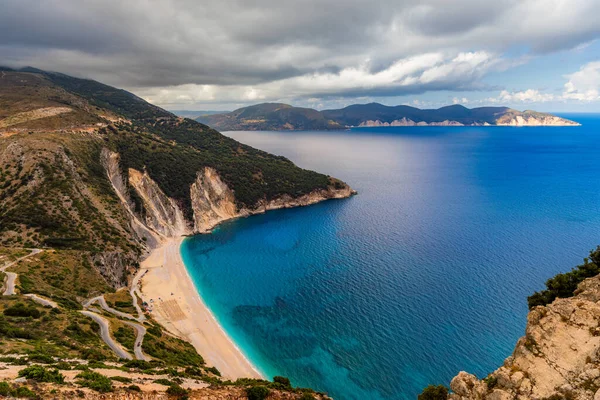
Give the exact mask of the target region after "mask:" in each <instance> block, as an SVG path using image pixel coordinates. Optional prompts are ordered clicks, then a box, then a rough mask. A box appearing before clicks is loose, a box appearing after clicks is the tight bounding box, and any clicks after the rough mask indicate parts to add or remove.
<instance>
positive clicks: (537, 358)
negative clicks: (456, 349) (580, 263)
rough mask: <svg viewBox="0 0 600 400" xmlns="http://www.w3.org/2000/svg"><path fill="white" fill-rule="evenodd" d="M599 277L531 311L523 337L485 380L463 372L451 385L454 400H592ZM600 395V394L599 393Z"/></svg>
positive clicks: (598, 356) (599, 352)
mask: <svg viewBox="0 0 600 400" xmlns="http://www.w3.org/2000/svg"><path fill="white" fill-rule="evenodd" d="M599 325H600V277H594V278H590V279H587V280H585V281H584V282H582V283H581V284H580V285H579V288H578V290H577V292H576V295H575V296H574V297H571V298H567V299H557V300H555V301H554V302H553V303H552V304H549V305H547V306H544V307H542V306H539V307H536V308H535V309H533V310H532V311H531V312H530V313H529V315H528V318H527V328H526V332H525V336H524V337H522V338H521V339H519V341H518V342H517V345H516V347H515V350H514V353H513V355H512V356H511V357H509V358H507V359H506V361H505V362H504V365H503V366H502V367H500V368H499V369H497V370H496V371H494V372H493V373H492V374H490V376H489V377H487V378H486V379H485V380H478V379H477V378H476V377H475V376H473V375H471V374H468V373H466V372H461V373H459V374H458V375H457V376H456V377H455V378H454V379H453V380H452V382H451V383H450V389H451V390H452V391H453V392H454V393H453V394H451V395H450V399H453V400H467V399H468V400H471V399H482V400H501V399H507V400H508V399H519V400H521V399H523V400H524V399H534V400H536V399H540V400H541V399H546V398H549V397H551V396H555V395H556V396H562V397H556V398H567V399H576V400H579V399H580V400H592V399H595V396H596V394H597V392H598V389H599V388H600V327H599ZM597 397H599V398H600V393H599V394H598V396H597Z"/></svg>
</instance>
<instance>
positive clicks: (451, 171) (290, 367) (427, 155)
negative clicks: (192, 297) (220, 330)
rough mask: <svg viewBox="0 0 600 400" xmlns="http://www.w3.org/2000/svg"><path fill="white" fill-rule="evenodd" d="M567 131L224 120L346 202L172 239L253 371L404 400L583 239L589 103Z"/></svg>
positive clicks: (476, 364)
mask: <svg viewBox="0 0 600 400" xmlns="http://www.w3.org/2000/svg"><path fill="white" fill-rule="evenodd" d="M573 118H575V119H577V120H579V121H581V122H582V123H584V126H582V127H578V128H495V127H494V128H475V127H469V128H454V127H453V128H448V127H424V128H378V129H355V130H352V131H349V132H296V133H290V132H232V133H228V135H230V136H232V137H234V138H235V139H237V140H240V141H242V142H245V143H248V144H250V145H252V146H255V147H258V148H261V149H264V150H267V151H270V152H273V153H276V154H280V155H284V156H287V157H288V158H290V159H291V160H293V161H294V162H296V163H297V164H298V165H300V166H302V167H305V168H310V169H315V170H318V171H321V172H325V173H328V174H330V175H334V176H336V177H339V178H341V179H343V180H345V181H346V182H348V183H349V184H350V185H351V186H352V187H353V188H355V189H357V190H358V191H359V195H358V196H355V197H353V198H350V199H346V200H338V201H329V202H325V203H320V204H317V205H314V206H311V207H305V208H299V209H291V210H280V211H273V212H269V213H267V214H265V215H260V216H254V217H250V218H246V219H240V220H237V221H232V222H229V223H226V224H224V225H222V226H221V227H219V228H218V229H217V230H216V231H215V232H214V233H213V234H212V235H203V236H195V237H192V238H189V239H188V240H186V241H185V242H184V244H183V246H182V249H181V251H182V254H183V257H184V260H185V263H186V265H187V267H188V269H189V271H190V274H191V275H192V277H193V279H194V280H195V282H196V285H197V287H198V288H199V290H200V292H201V294H202V296H203V298H204V299H205V300H206V303H207V304H208V305H209V307H210V308H211V309H212V310H213V312H214V313H215V314H216V316H217V318H218V320H219V321H220V322H221V323H222V325H223V326H224V328H225V329H226V330H227V332H229V334H230V335H231V336H232V337H233V338H234V340H235V341H236V342H237V343H238V345H239V346H240V347H241V348H242V349H244V351H245V352H246V354H247V355H248V356H249V358H250V359H251V360H252V361H253V362H254V363H255V364H256V365H257V366H258V367H259V369H260V370H262V371H263V372H264V373H265V374H266V375H268V376H273V375H285V376H288V377H290V378H291V380H292V383H293V384H294V385H299V386H309V387H313V388H317V389H319V390H323V391H326V392H328V393H329V394H330V395H332V396H334V397H335V398H336V399H414V398H416V394H417V393H419V392H420V391H421V389H422V388H423V387H424V386H426V385H427V384H430V383H445V384H448V383H449V381H450V379H451V378H452V377H453V376H455V375H456V374H457V373H458V371H460V370H467V371H470V372H473V373H476V374H477V375H478V376H480V377H483V376H485V375H486V374H487V373H489V372H491V371H493V370H494V369H496V368H497V367H498V366H500V365H501V363H502V361H503V360H504V358H506V357H507V356H508V355H510V353H511V352H512V349H513V347H514V344H515V341H516V339H517V338H519V337H520V336H522V334H523V332H524V327H525V321H526V313H527V306H526V297H527V295H529V294H531V293H532V292H533V291H534V290H537V289H540V288H542V287H543V282H544V281H545V280H546V279H547V278H549V277H551V276H552V275H554V274H556V273H557V272H560V271H566V270H568V269H570V268H571V267H573V266H575V265H576V264H577V263H580V262H581V261H582V259H583V257H585V256H586V255H587V253H588V251H589V250H590V249H592V247H595V246H596V245H597V244H599V243H600V190H599V189H600V188H599V186H600V162H599V161H598V160H599V157H598V154H599V147H600V146H599V145H598V143H600V140H599V139H600V116H585V115H578V116H573Z"/></svg>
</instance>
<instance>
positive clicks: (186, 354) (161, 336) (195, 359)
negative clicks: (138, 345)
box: [142, 321, 204, 367]
mask: <svg viewBox="0 0 600 400" xmlns="http://www.w3.org/2000/svg"><path fill="white" fill-rule="evenodd" d="M150 326H152V327H153V328H154V329H152V328H151V329H148V330H147V331H146V336H145V337H144V341H143V343H142V349H143V351H144V352H145V353H146V354H148V355H149V356H151V357H153V358H156V359H159V360H162V361H163V362H164V363H165V364H166V365H170V366H179V367H190V366H195V367H200V366H203V365H204V358H202V356H201V355H200V354H198V352H197V351H196V349H195V348H194V346H192V345H191V344H190V343H188V342H186V341H184V340H181V339H179V338H176V337H173V336H171V335H168V334H166V333H164V332H162V330H161V329H156V325H154V323H153V321H150Z"/></svg>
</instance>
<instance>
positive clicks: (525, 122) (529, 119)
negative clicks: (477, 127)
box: [496, 114, 580, 126]
mask: <svg viewBox="0 0 600 400" xmlns="http://www.w3.org/2000/svg"><path fill="white" fill-rule="evenodd" d="M496 125H501V126H578V125H580V124H579V123H577V122H573V121H569V120H567V119H564V118H560V117H556V116H554V115H543V116H540V115H535V116H534V115H527V114H525V115H516V116H515V115H505V116H502V117H500V118H499V119H498V121H496Z"/></svg>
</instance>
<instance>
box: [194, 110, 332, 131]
mask: <svg viewBox="0 0 600 400" xmlns="http://www.w3.org/2000/svg"><path fill="white" fill-rule="evenodd" d="M196 120H197V121H200V122H202V123H204V124H207V125H209V126H212V127H213V128H215V129H219V130H222V131H272V130H330V129H342V128H343V126H342V125H340V124H338V123H336V122H334V121H331V120H330V119H327V118H325V117H324V116H323V114H322V113H320V112H319V111H317V110H313V109H312V108H300V107H292V106H290V105H288V104H282V103H263V104H257V105H254V106H250V107H244V108H240V109H237V110H235V111H232V112H230V113H226V114H214V115H203V116H200V117H198V118H197V119H196Z"/></svg>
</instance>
